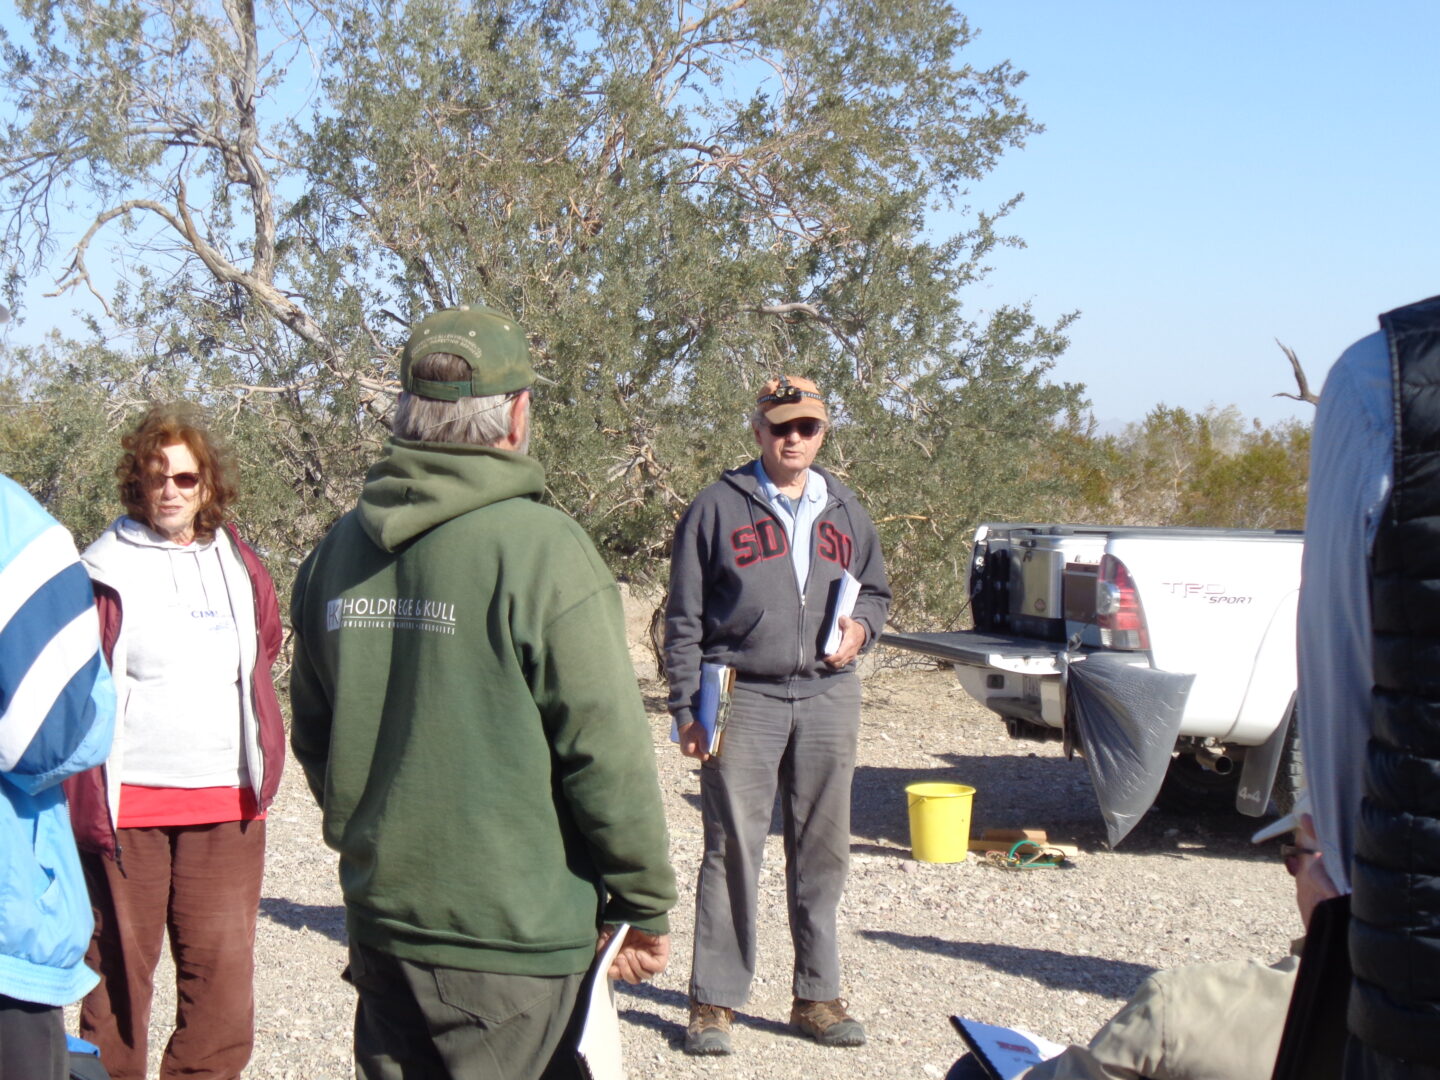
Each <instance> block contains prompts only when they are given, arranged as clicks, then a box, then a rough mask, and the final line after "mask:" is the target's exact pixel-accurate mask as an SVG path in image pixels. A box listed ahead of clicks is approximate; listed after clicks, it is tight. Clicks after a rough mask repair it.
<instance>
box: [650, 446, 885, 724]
mask: <svg viewBox="0 0 1440 1080" xmlns="http://www.w3.org/2000/svg"><path fill="white" fill-rule="evenodd" d="M811 468H813V469H815V470H816V471H817V472H819V473H820V475H821V476H823V477H824V478H825V483H826V485H827V486H828V487H829V489H830V491H829V496H828V498H827V499H826V503H825V508H824V509H823V510H822V511H821V512H820V516H819V518H817V519H816V522H815V527H814V528H813V530H812V531H811V535H810V536H809V537H807V538H805V541H806V542H808V543H809V544H810V575H809V578H808V580H807V581H806V583H805V588H804V590H803V592H802V590H801V589H800V588H799V587H798V586H797V584H796V581H795V568H794V565H793V562H792V557H791V552H790V544H789V541H788V540H787V538H786V536H785V529H784V527H783V526H782V525H781V523H780V522H779V520H778V519H777V518H776V517H775V514H774V512H773V511H772V510H771V508H770V504H769V503H768V502H766V501H765V497H764V496H763V495H762V494H761V492H760V485H759V483H758V481H757V480H756V478H755V476H754V474H753V473H752V472H751V467H750V466H749V465H746V466H743V467H741V468H739V469H731V470H729V471H728V472H725V473H722V474H721V476H720V479H719V480H717V481H716V482H715V483H713V484H711V485H710V486H709V487H707V488H706V489H705V490H704V491H702V492H701V493H700V494H699V495H698V496H697V497H696V499H695V501H694V502H693V503H692V504H691V505H690V508H689V509H688V510H687V511H686V512H685V516H684V517H682V518H681V519H680V524H679V525H678V526H677V527H676V529H675V541H674V545H673V547H672V549H671V554H670V597H669V600H668V602H667V604H666V607H665V673H666V676H667V677H668V678H669V680H670V700H669V703H668V704H669V709H670V712H671V713H672V714H673V715H674V717H675V722H676V724H677V725H679V726H680V727H684V726H685V725H686V724H688V723H689V722H690V721H691V720H693V719H694V708H695V702H696V698H697V697H698V695H699V692H700V664H701V662H702V661H709V662H712V663H719V664H729V665H730V666H732V667H734V668H735V671H736V682H737V683H738V684H739V685H741V686H745V687H747V688H748V689H751V690H755V691H758V692H760V693H762V694H768V695H770V696H771V697H780V698H807V697H813V696H815V695H817V694H823V693H824V692H825V691H826V690H828V689H830V687H831V686H832V685H833V684H832V683H831V682H830V680H831V679H834V678H840V677H842V676H844V675H846V674H847V673H849V672H852V671H853V670H854V665H853V664H851V665H850V666H849V667H846V668H843V669H842V670H840V671H832V670H831V669H830V668H829V667H828V666H826V664H825V662H824V659H823V656H824V652H823V649H824V640H825V633H826V631H827V629H828V627H829V623H830V613H831V611H832V610H833V604H834V597H835V593H836V590H837V582H838V581H839V580H840V578H841V575H842V574H843V573H844V571H845V570H847V569H848V570H849V571H850V573H852V574H854V575H855V577H856V578H858V579H859V581H860V597H859V599H858V600H856V602H855V610H854V612H853V613H852V616H851V617H852V618H854V619H855V620H856V621H858V622H860V623H862V624H863V625H864V627H865V649H866V650H869V649H870V648H872V647H873V646H874V644H875V642H876V640H878V638H879V636H880V630H881V628H882V627H883V626H884V625H885V616H886V614H887V612H888V611H889V610H890V586H889V584H888V583H887V582H886V580H885V563H884V557H883V555H882V553H881V550H880V538H879V536H878V535H877V534H876V532H875V525H874V523H873V522H872V521H871V520H870V515H869V514H867V513H866V512H865V508H864V507H863V506H861V505H860V501H859V500H858V499H857V498H856V496H855V493H854V492H853V491H851V490H850V489H849V488H847V487H846V486H845V485H844V484H842V483H840V481H838V480H837V479H835V477H834V476H833V475H832V474H830V473H828V472H826V471H825V470H824V469H820V468H818V467H816V466H813V465H812V466H811ZM796 542H797V543H799V542H800V538H799V537H797V538H796Z"/></svg>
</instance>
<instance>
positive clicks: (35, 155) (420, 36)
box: [0, 0, 1080, 621]
mask: <svg viewBox="0 0 1440 1080" xmlns="http://www.w3.org/2000/svg"><path fill="white" fill-rule="evenodd" d="M18 10H19V13H20V15H21V17H22V18H23V19H24V20H25V21H26V23H27V25H28V27H29V29H30V34H31V38H32V39H33V40H32V41H30V42H23V41H12V40H6V41H5V42H4V45H3V68H0V94H3V96H4V98H5V99H6V100H7V102H8V103H9V104H10V105H11V106H13V118H12V119H11V120H10V121H9V122H7V123H6V125H5V127H4V132H3V138H0V162H3V169H0V262H3V263H4V264H6V269H7V271H8V272H9V273H10V275H11V276H10V278H9V281H10V286H9V292H8V293H7V295H8V296H9V297H10V298H11V299H13V298H14V294H15V288H16V285H17V283H18V281H19V280H20V277H21V276H22V275H24V274H29V273H34V272H37V271H40V270H42V269H44V270H51V271H52V272H58V274H59V276H60V278H61V286H62V287H68V288H76V287H89V288H92V289H98V291H100V292H102V293H104V294H105V296H106V300H107V303H108V306H107V309H106V319H105V320H104V321H103V323H97V324H96V325H95V326H93V327H92V328H91V329H90V331H89V333H88V334H85V335H83V341H80V342H77V341H74V340H67V341H65V342H63V343H60V342H56V343H55V344H54V345H53V346H51V347H50V348H49V349H47V350H45V353H44V356H43V357H42V358H41V359H43V361H44V362H43V363H39V364H37V365H36V368H35V372H36V373H35V375H34V376H33V377H31V378H30V379H29V380H28V381H27V383H26V385H24V386H20V385H15V386H12V387H10V388H8V389H9V391H10V392H11V393H13V395H14V397H13V398H10V399H7V400H8V405H7V408H10V409H11V411H12V412H13V414H14V415H12V416H11V417H9V418H8V419H6V418H0V419H4V420H5V422H7V423H14V424H18V425H19V427H20V434H21V435H22V436H23V438H18V437H17V438H18V441H17V442H16V444H15V446H14V449H13V451H12V452H11V453H9V454H7V455H6V459H5V462H4V464H5V465H6V467H8V468H11V469H13V470H15V471H18V472H20V473H22V474H24V475H25V476H27V477H29V478H30V481H31V483H32V485H33V486H37V487H39V488H41V489H44V490H47V491H50V492H51V493H52V494H53V495H54V496H55V497H56V498H57V499H59V500H60V502H61V503H62V504H63V505H62V506H61V511H62V516H65V517H66V520H67V521H69V522H70V523H71V524H72V525H74V526H75V527H76V529H77V531H78V532H81V533H82V534H83V533H85V532H87V531H89V530H91V529H92V528H93V527H94V525H95V524H96V523H97V522H102V521H103V520H105V518H107V517H108V516H109V514H110V512H111V511H112V510H113V504H110V505H108V506H107V505H106V504H107V499H106V498H105V495H104V492H105V489H106V487H107V483H108V481H106V480H105V479H104V474H105V471H106V470H105V468H103V467H101V464H100V463H101V462H102V461H108V460H109V455H110V453H111V451H112V450H113V447H114V444H115V437H116V432H117V430H118V426H119V424H120V423H121V422H122V419H121V418H122V417H123V416H126V415H128V412H129V411H130V410H131V409H132V407H135V406H138V405H139V404H140V402H142V401H144V400H146V399H149V398H154V397H157V396H164V397H168V396H177V395H183V396H186V397H190V398H193V399H197V400H200V401H202V402H204V403H205V404H207V405H208V406H209V407H210V409H211V412H212V415H213V416H215V417H216V420H217V424H219V425H220V426H221V428H222V429H223V430H224V432H225V434H226V435H227V437H228V438H229V439H230V441H231V443H232V444H233V446H234V447H235V449H236V452H237V456H238V458H239V459H240V461H241V465H242V481H243V483H244V486H245V492H246V497H245V499H244V500H243V503H242V507H241V512H242V514H243V515H244V516H245V517H246V524H247V526H248V528H249V531H250V534H251V535H252V536H253V537H255V539H256V541H257V543H258V544H259V545H260V546H262V547H265V548H266V549H267V550H269V551H270V553H271V556H272V563H276V562H278V563H280V564H282V565H283V564H285V563H288V562H290V561H292V560H293V559H295V558H297V557H298V556H299V555H301V554H302V553H303V552H304V551H305V550H306V549H307V548H308V547H309V546H310V545H311V544H312V543H313V542H314V540H315V539H316V538H317V537H318V536H319V535H320V534H321V533H322V532H323V531H324V529H325V528H326V527H328V525H329V524H330V522H331V521H332V520H333V519H334V517H335V516H336V515H337V514H339V513H341V512H343V511H344V510H345V509H346V508H348V506H349V505H350V504H351V503H352V502H353V499H354V495H355V493H356V491H357V489H358V485H359V482H360V480H361V478H362V476H363V473H364V469H365V467H366V465H367V464H368V462H369V461H371V460H373V458H374V457H375V456H376V454H377V453H378V450H379V447H380V446H381V444H382V442H383V439H384V437H385V435H386V423H387V418H388V416H389V413H390V410H391V408H392V406H393V399H394V395H395V392H396V390H397V389H398V388H397V387H396V385H395V382H394V375H395V360H396V354H397V351H398V346H399V344H400V342H401V341H402V340H403V335H404V330H405V327H406V325H408V324H409V323H410V322H411V321H413V319H414V318H416V317H417V316H418V315H420V314H422V313H424V312H427V311H429V310H432V309H434V308H437V307H440V306H444V305H449V304H454V303H460V302H466V301H484V302H488V303H492V304H496V305H499V306H502V307H506V308H509V309H511V310H512V311H514V312H515V313H516V314H517V315H518V316H519V317H520V319H521V321H522V322H523V323H524V324H525V325H526V327H527V329H528V330H529V332H530V334H531V339H532V346H533V348H534V350H535V352H536V355H537V358H538V364H539V367H540V368H541V370H542V371H543V372H544V373H545V374H546V375H548V376H549V377H550V378H552V379H554V380H555V382H556V383H557V385H556V386H555V387H553V388H546V389H545V391H544V393H543V394H542V396H541V397H540V399H539V401H538V404H537V416H536V440H535V443H534V447H535V452H536V453H537V455H538V456H539V457H540V458H541V459H542V460H543V461H544V463H545V464H546V466H547V470H548V475H549V479H550V486H551V495H552V497H553V498H554V499H555V501H556V502H557V503H558V504H559V505H561V506H563V507H564V508H565V509H567V510H568V511H570V512H571V513H573V514H575V515H576V516H577V517H578V518H579V519H580V521H581V522H582V523H583V524H584V525H585V527H586V528H587V529H589V530H590V532H591V533H592V535H594V536H595V538H596V540H597V542H598V543H599V544H600V546H601V549H602V550H603V551H604V552H605V554H606V556H607V558H608V559H609V560H610V561H611V563H612V565H613V566H614V567H615V568H616V569H617V570H618V571H620V572H622V573H624V574H627V575H629V576H632V577H637V578H642V579H647V578H648V579H655V578H658V577H660V576H662V575H663V572H664V557H665V555H666V549H667V546H668V542H669V533H670V529H671V527H672V525H673V522H674V520H675V519H676V517H677V516H678V514H679V513H680V512H681V510H682V509H683V507H684V506H685V505H686V504H687V503H688V501H689V500H690V499H691V498H692V497H693V495H694V494H695V492H696V491H698V490H699V488H700V487H702V486H703V485H704V484H705V483H708V482H709V481H710V480H712V479H713V478H714V477H715V476H716V474H717V473H718V472H719V471H720V469H722V468H725V467H729V466H733V465H735V464H738V463H740V462H741V461H743V460H745V459H746V458H747V457H748V456H750V455H751V454H752V453H753V444H752V442H751V440H750V436H749V433H748V430H747V428H746V426H745V416H746V414H747V412H748V410H749V408H750V406H751V403H752V402H753V399H754V396H755V390H756V388H757V387H758V385H759V384H760V383H761V382H762V381H763V380H764V379H765V378H766V377H768V376H769V375H770V374H772V373H774V372H777V371H782V370H783V371H791V372H797V373H802V374H806V375H809V376H811V377H813V378H815V379H816V380H817V381H818V382H819V383H820V384H821V385H822V386H823V387H825V389H826V390H827V391H828V392H829V394H830V395H831V400H832V405H833V407H834V408H835V411H836V419H837V424H836V427H835V429H834V431H833V433H832V435H831V439H830V445H829V447H828V448H827V452H826V457H825V458H824V459H822V460H827V461H828V462H829V463H831V464H832V465H834V466H835V467H836V469H837V471H838V472H840V474H841V475H842V476H843V477H845V478H846V479H847V480H849V481H850V482H851V483H853V484H854V485H855V486H856V487H857V489H858V490H859V491H860V492H861V494H862V496H864V498H865V499H866V500H867V502H868V503H869V505H870V506H871V508H872V510H873V512H874V514H875V517H876V518H877V519H878V520H879V521H880V525H881V529H882V531H883V533H884V536H885V540H886V542H887V544H888V545H889V547H890V548H891V555H890V563H891V567H892V573H893V574H894V577H895V580H896V584H897V588H898V590H899V592H900V594H901V596H902V597H903V599H902V601H901V603H900V604H899V605H897V617H902V618H905V619H907V620H914V619H931V620H942V621H946V620H953V619H954V617H955V616H956V614H957V613H958V611H959V609H960V605H961V603H962V600H963V598H962V597H960V596H959V592H958V589H959V586H958V575H956V576H955V577H953V578H952V577H951V576H950V575H948V574H945V573H944V572H943V569H944V568H945V567H953V566H957V565H958V559H959V558H960V557H961V552H962V550H963V544H964V540H965V539H966V538H967V537H968V533H969V530H970V529H971V527H972V526H973V523H974V521H975V520H977V519H979V518H983V517H995V516H1005V515H1007V514H1010V513H1017V512H1019V511H1020V510H1021V509H1022V508H1023V507H1025V506H1027V505H1034V504H1035V501H1036V500H1040V499H1044V498H1052V499H1053V498H1056V497H1058V494H1059V491H1060V489H1059V488H1058V487H1057V485H1056V483H1055V480H1056V476H1055V474H1054V473H1053V472H1051V471H1049V470H1046V469H1044V468H1042V467H1039V464H1040V463H1041V462H1042V461H1044V460H1045V458H1046V455H1048V454H1050V453H1051V452H1052V451H1051V450H1050V447H1051V446H1052V444H1054V443H1055V441H1056V440H1057V439H1063V438H1065V437H1067V436H1066V432H1069V431H1071V430H1072V429H1073V428H1074V425H1075V424H1076V423H1077V422H1078V421H1076V420H1075V417H1076V415H1077V411H1078V408H1079V406H1080V399H1079V392H1080V388H1079V387H1075V386H1069V385H1064V384H1056V383H1053V382H1051V381H1049V378H1048V376H1049V373H1050V372H1051V370H1052V365H1053V364H1054V361H1055V359H1056V358H1057V357H1058V355H1059V354H1060V351H1061V350H1062V349H1063V346H1064V339H1063V336H1062V334H1063V329H1064V326H1063V323H1062V324H1060V325H1055V326H1045V325H1040V324H1037V323H1036V321H1035V320H1034V319H1033V318H1032V316H1031V315H1030V313H1029V311H1028V310H1025V309H1002V310H1000V311H998V312H995V313H993V314H992V315H991V316H990V317H988V318H987V319H985V320H983V321H978V322H977V321H975V320H974V319H973V318H972V317H970V316H969V315H968V313H967V312H966V310H965V308H964V307H963V299H964V296H965V289H966V287H967V286H969V285H970V284H972V283H973V282H975V281H976V280H977V279H978V278H979V277H981V276H982V275H983V273H984V267H983V261H984V259H985V257H986V255H987V253H988V252H989V251H991V250H992V249H993V248H994V246H995V245H997V244H1004V243H1011V242H1014V241H1012V240H1010V239H1009V238H1006V237H1004V236H1002V235H1001V234H999V233H998V232H997V231H996V222H997V220H998V219H999V218H1000V217H1001V216H1003V214H1004V212H1005V211H1006V210H1007V209H1008V207H999V208H996V209H995V210H994V212H993V213H991V214H985V213H980V214H973V215H971V216H969V217H967V218H965V219H963V220H965V222H966V224H965V231H963V232H962V233H960V234H958V235H955V236H952V237H948V238H938V239H937V238H935V237H933V236H932V234H931V231H930V226H931V224H932V218H931V216H930V215H931V214H932V212H933V211H934V210H935V209H937V208H942V207H947V206H954V204H955V203H957V202H958V201H960V200H962V199H963V198H964V197H965V195H966V185H967V184H968V183H970V182H972V181H974V180H976V179H978V178H979V177H981V176H983V175H984V174H985V173H986V172H987V171H988V170H989V169H990V168H991V167H992V166H993V165H994V163H995V161H996V160H997V159H998V157H999V156H1000V155H1001V154H1002V153H1004V152H1005V151H1007V150H1010V149H1013V148H1015V147H1018V146H1020V145H1021V144H1022V143H1023V141H1024V139H1025V138H1026V136H1027V135H1029V134H1030V133H1032V132H1033V131H1035V130H1036V127H1035V125H1034V124H1033V123H1032V122H1031V120H1030V119H1029V117H1028V116H1027V115H1026V113H1025V110H1024V108H1023V106H1022V105H1021V104H1020V102H1019V101H1018V100H1017V98H1016V96H1015V90H1016V87H1017V85H1018V84H1019V82H1020V80H1021V78H1022V76H1021V75H1020V74H1019V73H1017V72H1014V71H1013V70H1011V69H1010V68H1009V66H1008V65H1004V64H1002V65H999V66H997V67H994V68H992V69H989V70H977V69H974V68H971V67H970V66H968V65H966V64H965V63H964V61H963V53H964V48H965V46H966V44H967V43H968V41H969V39H970V36H971V30H970V27H969V26H968V24H967V23H966V21H965V20H964V18H963V17H962V16H960V15H958V14H957V13H956V12H955V11H953V9H951V8H950V7H949V6H948V4H946V3H943V2H941V0H913V2H903V3H902V2H900V0H880V2H875V0H829V2H825V3H819V4H817V3H813V2H810V0H738V2H735V3H730V4H728V5H723V6H706V5H697V4H694V3H685V2H682V3H680V4H678V5H677V4H673V3H666V4H656V3H651V2H647V0H638V2H634V3H627V4H611V3H608V2H597V0H577V2H575V3H572V4H568V5H559V4H554V3H551V2H550V0H543V2H541V0H498V2H497V3H494V4H491V5H484V6H481V7H479V8H477V7H475V6H474V5H470V4H464V3H460V2H459V0H409V2H401V0H363V2H362V0H340V2H337V3H326V4H320V3H313V4H307V3H299V4H294V3H283V4H282V3H279V2H276V3H264V2H262V3H260V4H258V5H257V4H255V3H254V2H253V0H234V2H227V3H226V4H224V5H218V4H216V3H214V2H213V0H110V2H102V0H19V3H18ZM71 209H73V211H74V212H76V213H79V214H81V215H83V217H84V220H86V221H87V222H89V223H90V224H91V227H92V231H91V232H88V233H86V234H85V235H84V236H83V237H82V238H81V241H80V243H79V245H78V246H77V248H76V249H75V251H74V252H73V253H72V259H71V261H70V263H69V264H68V265H65V266H57V265H56V264H55V262H54V250H53V244H54V241H55V234H54V233H53V232H52V223H53V222H54V221H55V220H56V218H57V216H59V215H60V214H62V213H63V212H65V211H69V210H71ZM97 238H99V239H97ZM102 240H103V241H104V242H107V243H110V244H112V245H114V246H115V247H116V248H117V249H119V250H121V251H123V252H125V254H126V261H125V266H126V267H127V269H126V270H125V271H124V272H123V273H122V275H121V277H120V279H119V281H118V282H117V283H116V284H115V285H114V286H113V287H100V286H98V285H97V281H96V279H95V278H92V277H91V275H90V266H89V264H90V259H91V245H92V243H99V242H101V241H102ZM72 336H73V335H72ZM117 342H118V343H121V344H116V343H117ZM77 365H78V366H77ZM0 404H6V403H5V402H0ZM1057 416H1058V417H1068V418H1069V419H1067V420H1066V421H1065V424H1064V425H1062V427H1061V428H1060V429H1057V428H1056V426H1055V422H1054V421H1055V418H1056V417H1057ZM67 455H68V456H67ZM69 462H74V463H77V464H83V468H82V469H80V470H79V474H83V475H84V476H85V477H86V478H87V479H86V481H85V484H86V487H85V488H84V491H83V493H82V492H81V491H79V490H77V491H66V490H64V489H65V488H66V486H67V485H66V484H65V483H63V482H60V481H63V480H65V479H68V477H69V475H70V474H69V473H67V469H70V468H71V466H70V464H68V463H69ZM91 477H99V478H101V479H90V478H91ZM102 508H103V509H102Z"/></svg>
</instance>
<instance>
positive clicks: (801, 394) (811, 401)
mask: <svg viewBox="0 0 1440 1080" xmlns="http://www.w3.org/2000/svg"><path fill="white" fill-rule="evenodd" d="M755 404H756V405H757V406H759V408H760V411H761V412H762V413H764V414H765V419H766V420H767V421H769V422H770V423H772V424H783V423H785V421H787V420H794V419H796V418H797V417H801V416H813V417H814V418H815V419H816V420H827V421H828V420H829V419H830V416H829V414H828V413H826V412H825V398H824V397H822V396H821V394H820V388H819V387H818V386H816V385H815V384H814V383H813V382H811V381H810V380H809V379H802V378H801V377H800V376H799V375H781V376H780V377H779V378H778V379H771V380H770V381H769V382H767V383H766V384H765V385H764V386H762V387H761V388H760V396H759V397H757V398H756V399H755Z"/></svg>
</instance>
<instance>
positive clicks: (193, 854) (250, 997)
mask: <svg viewBox="0 0 1440 1080" xmlns="http://www.w3.org/2000/svg"><path fill="white" fill-rule="evenodd" d="M119 832H120V848H121V855H120V865H118V866H117V864H116V862H115V861H114V860H113V859H108V858H105V857H104V856H100V855H93V854H88V853H82V854H81V862H82V864H83V865H84V867H85V880H86V883H87V884H88V885H89V887H90V900H91V903H92V904H93V906H94V909H95V936H94V937H93V938H92V939H91V941H90V951H89V953H88V954H87V955H86V957H85V962H86V963H87V964H89V965H90V966H91V967H92V968H93V969H94V970H95V971H97V972H99V974H100V985H99V986H97V987H96V988H95V989H94V990H92V991H91V992H90V993H89V994H88V995H87V996H86V998H85V1001H84V1002H83V1004H82V1005H81V1008H80V1035H81V1037H82V1038H85V1039H89V1040H90V1041H91V1042H93V1043H94V1044H95V1045H96V1046H98V1047H99V1048H100V1060H101V1061H103V1062H104V1063H105V1067H106V1069H108V1070H109V1072H110V1076H111V1077H112V1080H145V1057H146V1050H147V1045H146V1036H147V1034H148V1032H149V1028H150V1000H151V997H152V995H153V991H154V976H155V966H156V964H158V963H159V960H160V950H161V943H162V942H163V940H164V935H165V932H166V930H168V931H169V932H170V955H171V957H172V958H173V959H174V961H175V985H176V1003H175V1030H174V1033H173V1034H172V1035H171V1036H170V1041H169V1043H167V1044H166V1047H165V1054H164V1056H163V1057H162V1059H161V1062H160V1076H161V1078H162V1080H172V1078H179V1077H186V1078H188V1080H200V1078H204V1080H230V1078H233V1077H238V1076H239V1075H240V1073H241V1070H243V1069H244V1068H245V1065H246V1063H247V1062H248V1061H249V1060H250V1051H251V1047H252V1045H253V1044H254V1041H255V995H254V976H255V916H256V913H257V911H258V910H259V907H260V882H261V878H262V877H263V875H264V870H265V822H263V821H227V822H222V823H220V824H217V825H176V826H162V827H158V828H148V829H121V830H119ZM122 867H123V873H122Z"/></svg>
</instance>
